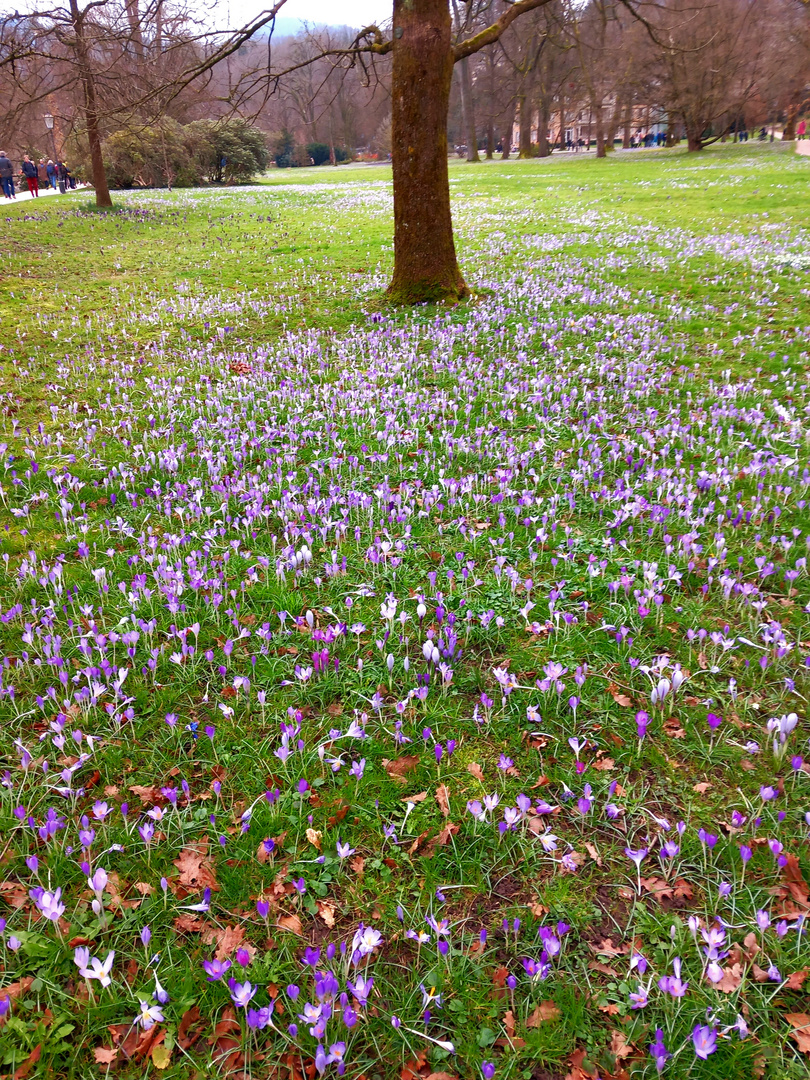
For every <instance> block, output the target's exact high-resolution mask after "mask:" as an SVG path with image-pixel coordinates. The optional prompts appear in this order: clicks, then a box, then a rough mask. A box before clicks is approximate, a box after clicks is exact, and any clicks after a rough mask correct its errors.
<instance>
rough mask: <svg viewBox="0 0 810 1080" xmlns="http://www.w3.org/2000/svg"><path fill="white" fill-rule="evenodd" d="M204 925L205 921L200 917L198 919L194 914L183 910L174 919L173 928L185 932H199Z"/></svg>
mask: <svg viewBox="0 0 810 1080" xmlns="http://www.w3.org/2000/svg"><path fill="white" fill-rule="evenodd" d="M204 927H205V923H204V922H203V921H202V919H198V918H197V916H196V915H192V914H191V913H190V912H183V914H182V915H178V916H177V918H176V919H175V920H174V928H175V930H180V931H181V932H183V933H186V934H199V933H200V932H201V931H202V930H203V928H204Z"/></svg>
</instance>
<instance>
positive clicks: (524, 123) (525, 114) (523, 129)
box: [518, 75, 532, 158]
mask: <svg viewBox="0 0 810 1080" xmlns="http://www.w3.org/2000/svg"><path fill="white" fill-rule="evenodd" d="M518 108H519V110H520V140H519V142H518V146H519V150H518V157H522V158H530V157H531V156H532V87H531V79H530V77H529V76H528V75H524V77H523V81H522V85H521V87H520V93H519V94H518Z"/></svg>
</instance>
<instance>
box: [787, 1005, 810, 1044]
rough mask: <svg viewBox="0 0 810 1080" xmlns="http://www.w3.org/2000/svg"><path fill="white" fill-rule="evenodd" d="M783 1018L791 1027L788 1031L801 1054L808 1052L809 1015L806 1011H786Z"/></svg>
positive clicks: (809, 1038) (809, 1041) (809, 1042)
mask: <svg viewBox="0 0 810 1080" xmlns="http://www.w3.org/2000/svg"><path fill="white" fill-rule="evenodd" d="M785 1020H787V1022H788V1023H789V1024H790V1026H791V1028H792V1029H793V1030H792V1031H791V1033H790V1037H791V1039H794V1040H795V1042H796V1045H797V1046H798V1048H799V1052H800V1053H802V1054H810V1016H809V1015H808V1014H807V1013H786V1014H785Z"/></svg>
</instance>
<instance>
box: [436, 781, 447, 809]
mask: <svg viewBox="0 0 810 1080" xmlns="http://www.w3.org/2000/svg"><path fill="white" fill-rule="evenodd" d="M436 802H437V803H438V804H439V809H440V810H441V812H442V814H444V816H445V817H450V792H449V790H448V787H447V784H439V786H438V788H437V789H436Z"/></svg>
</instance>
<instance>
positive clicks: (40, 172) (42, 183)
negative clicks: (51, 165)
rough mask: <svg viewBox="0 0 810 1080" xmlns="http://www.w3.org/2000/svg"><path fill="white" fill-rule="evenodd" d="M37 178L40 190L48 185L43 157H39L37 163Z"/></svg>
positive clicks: (46, 169)
mask: <svg viewBox="0 0 810 1080" xmlns="http://www.w3.org/2000/svg"><path fill="white" fill-rule="evenodd" d="M37 180H38V181H39V188H40V191H41V190H42V189H43V188H47V186H48V182H49V181H48V166H47V165H46V164H45V158H44V157H43V158H40V159H39V163H38V164H37Z"/></svg>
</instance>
